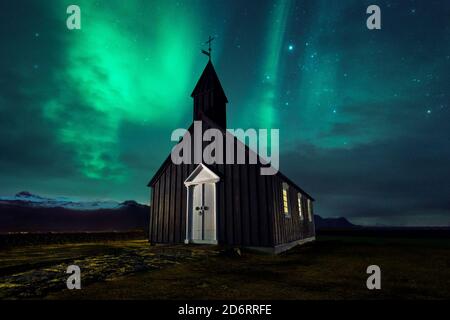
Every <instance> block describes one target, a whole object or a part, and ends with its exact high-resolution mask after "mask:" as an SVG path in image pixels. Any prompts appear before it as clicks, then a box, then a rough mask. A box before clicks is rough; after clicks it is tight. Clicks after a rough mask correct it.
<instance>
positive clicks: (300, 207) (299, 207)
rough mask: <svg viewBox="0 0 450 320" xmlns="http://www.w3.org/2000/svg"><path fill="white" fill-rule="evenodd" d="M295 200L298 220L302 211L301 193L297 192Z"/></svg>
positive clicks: (301, 216) (301, 217)
mask: <svg viewBox="0 0 450 320" xmlns="http://www.w3.org/2000/svg"><path fill="white" fill-rule="evenodd" d="M297 202H298V215H299V216H300V220H303V211H302V194H301V193H299V194H298V195H297Z"/></svg>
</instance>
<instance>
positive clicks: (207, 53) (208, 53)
mask: <svg viewBox="0 0 450 320" xmlns="http://www.w3.org/2000/svg"><path fill="white" fill-rule="evenodd" d="M214 39H215V38H214V37H211V36H209V38H208V41H206V42H205V44H207V45H208V51H206V50H202V53H203V54H205V55H207V56H208V58H209V60H211V51H212V49H211V42H213V40H214Z"/></svg>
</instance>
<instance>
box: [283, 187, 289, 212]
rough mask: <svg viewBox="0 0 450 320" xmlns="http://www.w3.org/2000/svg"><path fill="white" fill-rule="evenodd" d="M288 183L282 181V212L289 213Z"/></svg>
mask: <svg viewBox="0 0 450 320" xmlns="http://www.w3.org/2000/svg"><path fill="white" fill-rule="evenodd" d="M288 190H289V189H288V185H287V184H286V183H283V213H284V214H285V215H286V216H288V215H289V202H288Z"/></svg>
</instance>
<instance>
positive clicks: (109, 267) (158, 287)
mask: <svg viewBox="0 0 450 320" xmlns="http://www.w3.org/2000/svg"><path fill="white" fill-rule="evenodd" d="M71 264H76V265H78V266H79V267H80V268H81V283H82V288H81V290H68V289H67V288H66V279H67V277H68V275H67V274H66V273H65V272H66V268H67V266H69V265H71ZM374 264H375V265H378V266H380V268H381V272H382V276H381V283H382V288H381V290H368V289H367V287H366V279H367V277H368V276H369V275H367V274H366V269H367V267H368V266H369V265H374ZM449 298H450V239H448V238H439V237H437V238H425V237H420V236H418V235H417V236H415V237H408V238H388V237H384V238H380V237H377V236H376V235H373V234H370V235H368V236H362V235H358V236H343V235H333V236H319V237H318V240H317V241H316V242H314V243H311V244H307V245H304V246H301V247H296V248H294V249H292V250H290V251H288V252H286V253H284V254H281V255H278V256H270V255H264V254H259V253H254V252H248V251H245V250H243V251H242V252H241V255H238V254H236V253H235V252H234V251H232V250H225V249H224V248H220V247H216V246H184V245H171V246H162V245H158V246H150V245H149V244H148V242H147V241H146V240H143V239H135V238H134V237H130V238H128V239H127V238H126V237H125V238H122V239H117V238H116V239H112V240H105V239H104V238H102V237H99V238H98V239H97V240H96V241H93V240H92V238H88V239H87V240H86V241H84V242H83V241H79V242H65V243H58V244H49V243H42V244H38V243H36V244H33V245H30V244H25V245H14V246H11V247H6V248H3V249H2V250H1V251H0V299H82V300H86V299H87V300H91V299H92V300H96V299H107V300H109V299H225V300H228V299H263V300H272V299H281V300H284V299H287V300H295V299H327V300H329V299H331V300H336V299H449Z"/></svg>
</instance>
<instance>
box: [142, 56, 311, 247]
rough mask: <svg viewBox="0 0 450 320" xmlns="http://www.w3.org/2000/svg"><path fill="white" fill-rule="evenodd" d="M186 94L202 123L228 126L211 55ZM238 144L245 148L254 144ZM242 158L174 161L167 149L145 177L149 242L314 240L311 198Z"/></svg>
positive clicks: (271, 244) (280, 244)
mask: <svg viewBox="0 0 450 320" xmlns="http://www.w3.org/2000/svg"><path fill="white" fill-rule="evenodd" d="M191 97H192V98H193V99H194V120H195V121H201V123H202V129H203V130H206V129H208V128H216V129H219V130H220V131H221V132H222V134H223V135H224V136H225V135H227V134H228V135H229V134H230V133H228V132H227V131H226V125H227V123H226V105H227V102H228V100H227V97H226V96H225V92H224V90H223V88H222V85H221V84H220V81H219V78H218V76H217V73H216V71H215V70H214V67H213V64H212V62H211V60H209V62H208V64H207V65H206V67H205V69H204V71H203V73H202V75H201V76H200V79H199V80H198V82H197V85H196V86H195V89H194V91H193V92H192V95H191ZM188 131H189V132H192V131H193V125H191V127H190V128H189V130H188ZM234 139H235V140H236V143H237V144H238V143H240V142H239V140H237V139H236V138H234ZM224 140H225V139H224ZM242 147H243V148H245V152H246V156H248V153H249V152H253V151H251V150H250V149H249V148H248V147H247V146H242ZM224 149H226V147H225V146H224ZM226 152H227V150H224V154H226ZM191 154H193V152H191ZM233 154H234V156H236V152H234V153H233ZM192 160H193V159H192ZM191 163H194V162H193V161H191ZM234 163H237V162H234ZM246 163H247V164H213V165H206V164H205V163H198V164H179V165H176V164H174V163H173V162H172V159H171V156H170V154H169V156H168V157H167V159H166V160H165V161H164V163H163V164H162V165H161V167H160V168H159V169H158V171H157V172H156V173H155V175H154V176H153V178H152V179H151V181H150V182H149V184H148V186H149V187H151V209H150V226H149V241H150V243H186V244H189V243H199V244H219V245H224V246H233V247H246V248H253V249H258V250H262V251H266V252H271V253H279V252H282V251H285V250H288V249H289V248H291V247H293V246H295V245H298V244H301V243H305V242H308V241H312V240H314V239H315V230H314V218H313V206H312V204H313V201H314V200H313V198H312V197H311V196H310V195H309V194H308V193H306V192H305V191H304V190H302V189H301V188H300V187H299V186H298V185H297V184H295V183H294V182H293V181H291V180H290V179H288V178H287V177H286V176H284V175H283V174H282V173H281V172H278V173H277V174H275V175H261V174H260V167H261V166H262V165H263V164H262V163H260V162H258V164H248V161H246Z"/></svg>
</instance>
